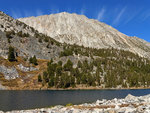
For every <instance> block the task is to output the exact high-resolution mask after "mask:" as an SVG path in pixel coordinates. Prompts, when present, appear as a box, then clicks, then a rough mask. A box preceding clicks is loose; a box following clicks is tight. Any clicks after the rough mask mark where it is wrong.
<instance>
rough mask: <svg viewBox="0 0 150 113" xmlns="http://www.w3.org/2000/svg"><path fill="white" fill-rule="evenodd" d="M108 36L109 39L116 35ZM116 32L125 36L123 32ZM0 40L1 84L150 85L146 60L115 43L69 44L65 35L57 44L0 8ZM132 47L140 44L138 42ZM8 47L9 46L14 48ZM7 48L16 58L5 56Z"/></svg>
mask: <svg viewBox="0 0 150 113" xmlns="http://www.w3.org/2000/svg"><path fill="white" fill-rule="evenodd" d="M81 17H82V16H81ZM83 17H84V16H83ZM84 18H85V17H84ZM84 21H85V20H84ZM92 21H94V20H92ZM106 26H107V25H106ZM107 27H108V26H107ZM79 29H80V27H79ZM110 29H113V28H111V27H110ZM106 30H108V29H107V28H106ZM113 30H114V31H115V32H117V33H119V32H118V31H117V30H115V29H113ZM81 31H82V30H81ZM69 32H70V31H68V34H69ZM110 32H111V31H110ZM77 34H78V33H77ZM106 34H107V33H106ZM119 34H120V33H119ZM108 35H109V33H108ZM64 36H65V35H64ZM113 36H114V37H110V40H111V39H112V38H115V35H113ZM121 36H122V37H126V38H129V37H127V36H126V35H123V34H121ZM66 38H67V37H66ZM91 38H92V37H91ZM64 39H65V37H64ZM81 39H82V38H81ZM135 39H136V38H135ZM117 40H120V38H119V37H118V38H117ZM138 40H139V41H141V39H138V38H137V40H135V41H134V40H132V41H133V43H139V42H138ZM91 41H92V40H91ZM101 41H103V40H101ZM109 42H110V41H109ZM0 43H1V44H0V88H3V87H4V88H6V89H47V88H50V89H55V88H75V89H80V88H81V89H82V88H84V89H86V88H98V89H99V88H135V87H142V88H144V87H150V82H149V81H150V71H149V70H150V61H149V59H147V58H144V57H141V55H138V54H135V52H130V51H127V49H125V50H124V49H120V48H116V47H115V46H114V47H111V46H110V47H109V48H107V47H106V48H105V47H104V48H90V47H84V46H79V45H76V44H68V43H69V41H66V40H65V43H60V42H58V41H56V40H55V39H54V38H52V37H49V36H47V35H45V34H42V33H39V32H38V31H37V30H35V29H34V28H32V27H30V26H28V25H26V24H25V23H23V22H20V21H19V20H15V19H13V18H12V17H10V16H8V15H6V14H5V13H3V12H0ZM89 43H90V42H89ZM121 43H123V42H121ZM144 43H146V44H147V45H149V43H147V42H144ZM91 44H92V42H91ZM115 44H116V43H115ZM147 45H144V44H143V45H142V46H140V48H145V47H146V48H148V47H149V46H147ZM116 46H117V44H116ZM118 46H119V44H118ZM134 46H135V47H136V48H139V45H138V46H136V45H134ZM10 47H11V48H13V49H14V51H13V53H12V52H10ZM130 49H131V48H130ZM142 52H143V55H145V54H146V55H148V54H149V52H147V53H148V54H147V53H146V52H145V51H144V49H142ZM10 53H11V54H14V57H15V60H13V61H10V60H9V57H8V56H10ZM33 56H34V57H35V59H36V58H37V59H36V60H35V59H34V61H37V62H36V63H34V62H33V58H34V57H33ZM145 57H146V56H145Z"/></svg>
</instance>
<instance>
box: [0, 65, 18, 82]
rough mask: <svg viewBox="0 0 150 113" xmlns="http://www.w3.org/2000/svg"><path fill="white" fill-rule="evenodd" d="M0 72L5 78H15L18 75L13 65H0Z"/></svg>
mask: <svg viewBox="0 0 150 113" xmlns="http://www.w3.org/2000/svg"><path fill="white" fill-rule="evenodd" d="M0 72H1V73H2V74H4V77H5V79H7V80H11V79H16V78H18V77H19V74H18V72H17V70H16V68H15V67H14V66H13V67H6V66H4V65H0Z"/></svg>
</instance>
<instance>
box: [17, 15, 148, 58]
mask: <svg viewBox="0 0 150 113" xmlns="http://www.w3.org/2000/svg"><path fill="white" fill-rule="evenodd" d="M18 20H20V21H22V22H24V23H26V24H27V25H29V26H32V27H33V28H34V29H36V30H38V31H39V32H40V33H44V34H46V35H48V36H50V37H52V38H53V39H55V40H57V41H59V42H61V43H64V42H65V43H68V44H77V45H80V46H82V45H83V46H84V47H91V48H112V47H113V48H116V49H123V50H127V51H131V52H133V53H136V54H138V55H140V56H142V57H146V58H150V43H148V42H146V41H144V40H142V39H140V38H137V37H130V36H127V35H125V34H123V33H121V32H119V31H118V30H116V29H114V28H113V27H111V26H109V25H107V24H105V23H102V22H99V21H97V20H94V19H88V18H87V17H85V16H84V15H77V14H69V13H66V12H63V13H58V14H51V15H44V16H38V17H28V18H20V19H18Z"/></svg>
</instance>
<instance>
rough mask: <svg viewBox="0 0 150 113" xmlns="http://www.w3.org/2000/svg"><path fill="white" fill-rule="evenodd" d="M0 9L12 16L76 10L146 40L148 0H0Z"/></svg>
mask: <svg viewBox="0 0 150 113" xmlns="http://www.w3.org/2000/svg"><path fill="white" fill-rule="evenodd" d="M0 11H3V12H4V13H6V14H8V15H10V16H12V17H14V18H15V19H17V18H22V17H30V16H40V15H49V14H55V13H60V12H69V13H77V14H80V15H85V16H87V17H88V18H91V19H97V20H99V21H100V22H104V23H106V24H108V25H111V26H112V27H114V28H116V29H117V30H119V31H120V32H122V33H124V34H126V35H128V36H136V37H139V38H142V39H144V40H146V41H148V42H150V0H0Z"/></svg>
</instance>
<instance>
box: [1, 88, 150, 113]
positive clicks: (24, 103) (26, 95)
mask: <svg viewBox="0 0 150 113" xmlns="http://www.w3.org/2000/svg"><path fill="white" fill-rule="evenodd" d="M128 94H132V95H135V96H143V95H146V94H150V89H136V90H59V91H57V90H44V91H43V90H42V91H7V90H6V91H5V90H0V110H2V111H10V110H21V109H34V108H42V107H48V106H54V105H66V104H68V103H73V104H81V103H86V102H87V103H89V102H95V101H96V100H98V99H113V98H124V97H125V96H127V95H128Z"/></svg>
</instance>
